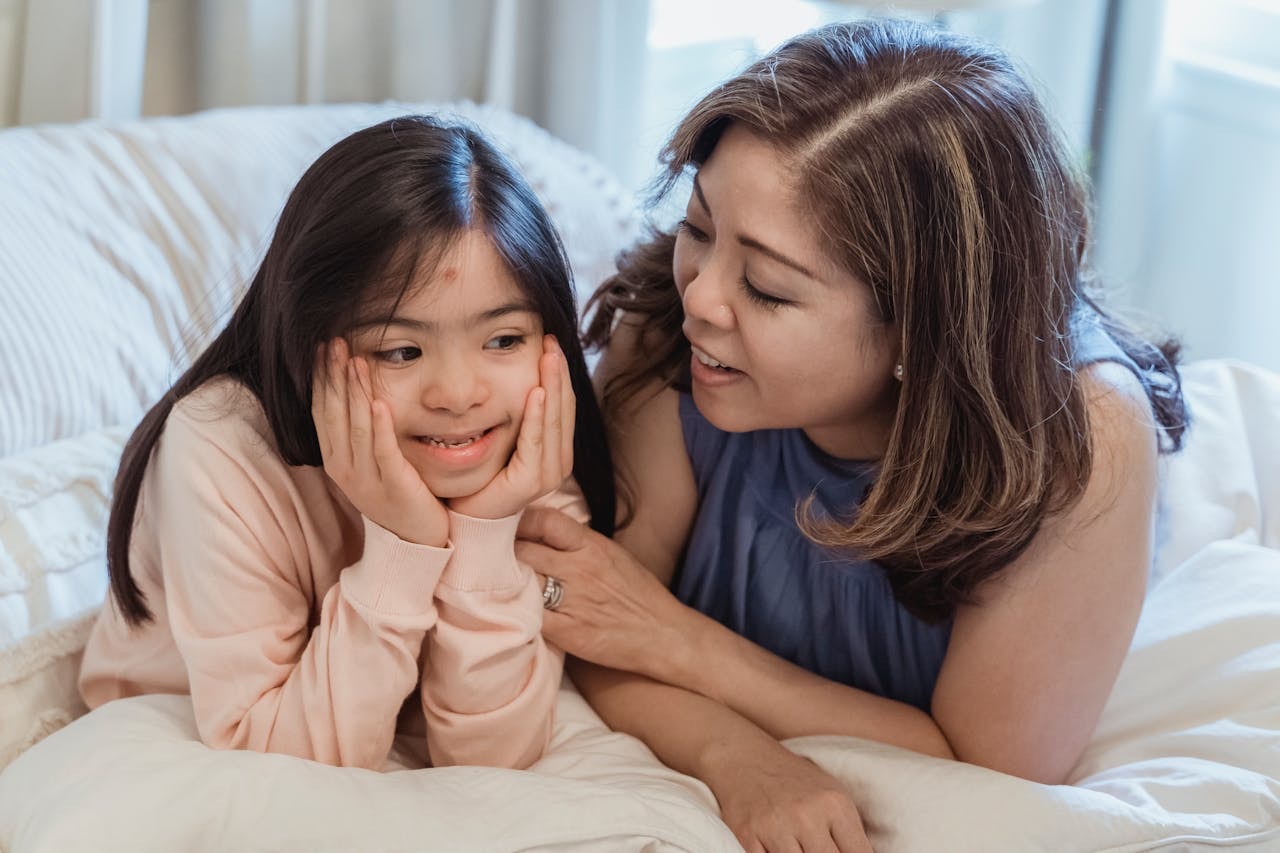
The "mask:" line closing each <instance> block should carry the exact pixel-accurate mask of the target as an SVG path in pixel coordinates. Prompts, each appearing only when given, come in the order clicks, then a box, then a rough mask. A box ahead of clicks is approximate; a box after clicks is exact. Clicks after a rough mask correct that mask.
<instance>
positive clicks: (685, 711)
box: [568, 659, 871, 853]
mask: <svg viewBox="0 0 1280 853" xmlns="http://www.w3.org/2000/svg"><path fill="white" fill-rule="evenodd" d="M568 667H569V674H570V675H571V676H572V677H573V680H574V683H575V684H577V685H578V689H579V690H581V691H582V693H583V695H584V696H586V697H587V698H588V699H589V700H590V702H591V705H592V707H593V708H595V710H596V712H597V713H599V714H600V716H601V718H603V719H604V720H605V721H606V722H607V723H609V724H610V726H611V727H612V728H615V729H617V730H618V731H621V732H626V733H627V734H630V735H633V736H635V737H638V738H640V739H641V740H642V741H644V742H645V744H646V745H647V746H648V747H649V748H650V749H652V750H653V752H654V754H655V755H657V756H658V758H659V759H660V760H661V761H662V762H663V763H664V764H666V765H668V766H669V767H672V768H674V769H676V770H679V771H680V772H682V773H687V774H688V775H690V776H694V777H696V778H698V779H701V780H702V781H703V782H705V783H706V784H707V787H709V788H710V789H711V791H712V793H714V794H715V797H716V801H717V802H718V803H719V805H720V814H721V818H722V819H723V820H724V822H725V823H726V824H728V826H729V827H730V828H731V829H732V830H733V832H734V834H735V835H736V836H737V838H738V841H739V843H741V844H742V846H743V847H744V848H745V849H747V850H751V851H759V850H795V849H800V850H830V849H836V850H839V851H843V852H844V853H860V852H863V853H869V851H870V849H871V846H870V844H869V843H868V842H867V838H866V831H865V830H864V828H863V826H862V819H861V817H860V816H859V815H858V810H857V808H855V807H854V805H853V802H852V801H851V800H850V799H849V795H848V793H847V792H846V791H845V789H844V787H843V786H842V785H841V783H840V782H839V781H838V780H836V779H835V778H834V777H832V776H831V775H830V774H828V773H827V772H825V771H824V770H822V769H821V768H820V767H818V766H817V765H816V764H814V763H813V762H812V761H810V760H809V759H807V758H802V757H800V756H798V755H796V754H795V753H794V752H791V751H790V750H789V749H787V748H786V747H784V746H783V745H782V744H780V743H778V741H777V740H776V739H775V738H773V737H771V736H770V735H769V734H768V733H767V732H765V731H763V730H761V729H760V728H759V727H757V726H755V725H753V724H752V723H751V722H750V721H749V720H747V719H745V718H743V717H742V716H740V715H738V714H737V713H735V712H733V711H732V710H730V709H729V708H726V707H725V706H724V705H721V704H720V703H718V702H716V701H714V700H711V699H708V698H706V697H705V696H700V695H699V694H697V693H692V692H690V691H688V690H683V689H681V688H679V687H672V686H671V685H669V684H660V683H658V682H655V681H650V680H649V679H647V678H643V677H641V676H637V675H635V674H633V673H628V672H619V671H617V670H611V669H604V668H602V667H599V666H596V665H595V664H591V663H587V662H586V661H582V660H578V659H570V661H569V664H568ZM833 842H834V844H833Z"/></svg>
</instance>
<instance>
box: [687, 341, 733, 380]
mask: <svg viewBox="0 0 1280 853" xmlns="http://www.w3.org/2000/svg"><path fill="white" fill-rule="evenodd" d="M689 348H690V349H691V350H693V357H694V358H696V359H697V360H698V361H699V362H700V363H702V364H705V365H706V366H707V367H710V368H714V369H715V370H723V371H726V372H733V373H737V372H738V370H737V368H734V367H730V366H729V365H727V364H725V363H724V362H722V361H716V360H715V359H714V358H712V357H711V356H709V355H707V354H706V353H705V352H703V351H702V350H700V349H698V348H697V347H695V346H692V345H690V347H689Z"/></svg>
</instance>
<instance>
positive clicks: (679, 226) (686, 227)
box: [676, 219, 707, 243]
mask: <svg viewBox="0 0 1280 853" xmlns="http://www.w3.org/2000/svg"><path fill="white" fill-rule="evenodd" d="M676 231H677V232H679V233H682V234H688V235H689V239H690V240H693V241H694V242H696V243H705V242H707V232H705V231H703V230H702V229H701V228H699V227H698V226H696V225H694V224H693V223H692V222H690V221H689V220H688V219H681V220H680V221H679V222H677V223H676Z"/></svg>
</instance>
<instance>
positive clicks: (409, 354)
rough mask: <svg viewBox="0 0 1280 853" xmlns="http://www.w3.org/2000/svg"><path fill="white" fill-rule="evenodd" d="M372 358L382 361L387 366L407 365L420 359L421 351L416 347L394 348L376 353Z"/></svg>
mask: <svg viewBox="0 0 1280 853" xmlns="http://www.w3.org/2000/svg"><path fill="white" fill-rule="evenodd" d="M374 356H375V357H376V358H377V359H378V361H383V362H386V363H387V364H407V363H408V362H410V361H413V360H415V359H418V358H421V357H422V350H420V349H418V348H417V347H395V348H393V349H386V350H381V351H379V352H376V353H374Z"/></svg>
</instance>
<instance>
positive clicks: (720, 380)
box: [689, 345, 746, 389]
mask: <svg viewBox="0 0 1280 853" xmlns="http://www.w3.org/2000/svg"><path fill="white" fill-rule="evenodd" d="M690 349H691V350H692V351H693V358H691V359H689V375H690V378H691V379H693V382H694V384H695V385H698V386H699V387H702V388H706V389H711V388H719V387H721V386H725V385H734V384H737V383H738V382H740V381H742V379H743V378H744V377H745V376H746V374H745V373H743V372H742V371H741V370H738V369H737V368H735V367H730V366H729V365H727V364H725V363H724V362H723V361H720V360H719V359H717V358H712V357H711V356H710V355H708V354H707V353H706V352H704V351H703V350H700V349H698V348H697V347H695V346H692V345H691V346H690Z"/></svg>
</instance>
